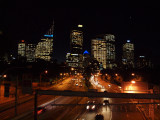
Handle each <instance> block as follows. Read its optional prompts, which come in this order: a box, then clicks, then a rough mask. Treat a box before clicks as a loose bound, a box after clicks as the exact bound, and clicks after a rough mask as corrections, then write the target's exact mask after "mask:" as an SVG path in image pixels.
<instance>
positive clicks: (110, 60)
mask: <svg viewBox="0 0 160 120" xmlns="http://www.w3.org/2000/svg"><path fill="white" fill-rule="evenodd" d="M104 39H105V41H106V50H107V53H106V54H107V55H106V68H107V69H113V68H114V67H117V65H116V53H115V36H114V35H112V34H105V35H104Z"/></svg>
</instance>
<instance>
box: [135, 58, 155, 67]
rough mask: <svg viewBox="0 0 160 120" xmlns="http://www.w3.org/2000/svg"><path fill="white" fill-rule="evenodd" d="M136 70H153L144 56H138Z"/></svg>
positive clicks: (149, 61) (150, 63)
mask: <svg viewBox="0 0 160 120" xmlns="http://www.w3.org/2000/svg"><path fill="white" fill-rule="evenodd" d="M136 68H138V69H146V68H153V64H152V62H151V60H150V59H149V58H146V56H139V57H138V59H137V61H136Z"/></svg>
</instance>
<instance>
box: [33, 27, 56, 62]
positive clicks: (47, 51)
mask: <svg viewBox="0 0 160 120" xmlns="http://www.w3.org/2000/svg"><path fill="white" fill-rule="evenodd" d="M53 27H54V24H53V25H52V26H51V28H50V29H49V31H48V32H47V33H46V34H45V35H44V36H43V37H42V38H41V41H40V42H39V43H38V45H37V46H36V51H35V57H36V59H41V60H45V61H48V62H52V60H53Z"/></svg>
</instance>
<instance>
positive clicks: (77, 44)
mask: <svg viewBox="0 0 160 120" xmlns="http://www.w3.org/2000/svg"><path fill="white" fill-rule="evenodd" d="M82 27H83V25H78V28H77V29H76V30H72V31H71V34H70V39H71V40H70V53H67V55H66V62H67V63H68V66H70V67H73V68H77V69H82V67H83V54H82V47H83V32H82V30H81V28H82Z"/></svg>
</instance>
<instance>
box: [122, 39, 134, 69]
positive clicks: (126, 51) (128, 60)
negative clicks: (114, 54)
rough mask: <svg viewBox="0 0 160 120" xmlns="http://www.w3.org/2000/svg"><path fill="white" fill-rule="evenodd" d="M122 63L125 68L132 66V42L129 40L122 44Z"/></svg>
mask: <svg viewBox="0 0 160 120" xmlns="http://www.w3.org/2000/svg"><path fill="white" fill-rule="evenodd" d="M122 63H123V65H125V67H126V68H134V44H133V43H131V42H130V40H127V43H125V44H123V57H122Z"/></svg>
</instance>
